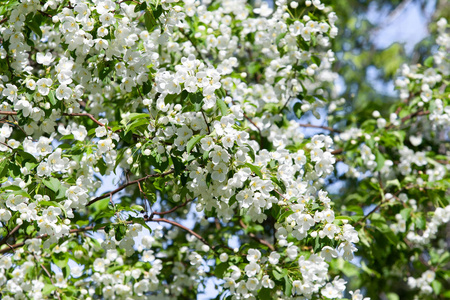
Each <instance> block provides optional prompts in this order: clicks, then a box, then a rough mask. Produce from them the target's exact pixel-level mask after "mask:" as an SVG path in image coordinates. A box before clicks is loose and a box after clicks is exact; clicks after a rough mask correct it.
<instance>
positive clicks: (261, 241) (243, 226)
mask: <svg viewBox="0 0 450 300" xmlns="http://www.w3.org/2000/svg"><path fill="white" fill-rule="evenodd" d="M239 225H241V227H242V228H244V229H247V225H245V224H244V222H243V221H242V219H241V220H239ZM248 236H249V237H251V238H252V239H254V240H255V241H257V242H258V243H260V244H262V245H265V246H267V248H269V249H270V250H272V251H275V247H274V246H273V245H272V244H271V243H269V242H268V241H266V240H264V239H262V238H259V237H257V236H256V235H255V234H254V233H253V232H250V233H249V234H248Z"/></svg>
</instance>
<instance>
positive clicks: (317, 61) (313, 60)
mask: <svg viewBox="0 0 450 300" xmlns="http://www.w3.org/2000/svg"><path fill="white" fill-rule="evenodd" d="M311 60H312V62H313V63H315V64H316V65H317V66H320V63H321V62H322V61H321V60H320V58H318V57H317V56H314V55H313V56H311Z"/></svg>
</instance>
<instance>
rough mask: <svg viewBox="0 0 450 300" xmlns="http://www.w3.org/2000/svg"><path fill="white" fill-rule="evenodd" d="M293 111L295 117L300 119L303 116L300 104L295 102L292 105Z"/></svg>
mask: <svg viewBox="0 0 450 300" xmlns="http://www.w3.org/2000/svg"><path fill="white" fill-rule="evenodd" d="M293 110H294V114H295V116H296V117H297V118H299V119H300V118H301V116H302V114H303V111H302V104H301V103H300V102H296V103H295V104H294V107H293Z"/></svg>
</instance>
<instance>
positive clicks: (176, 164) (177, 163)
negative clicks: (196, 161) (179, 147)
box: [172, 156, 185, 176]
mask: <svg viewBox="0 0 450 300" xmlns="http://www.w3.org/2000/svg"><path fill="white" fill-rule="evenodd" d="M172 162H173V168H174V171H175V176H177V175H179V174H181V172H183V171H184V169H185V166H184V164H183V161H182V160H181V159H180V158H178V157H176V156H172Z"/></svg>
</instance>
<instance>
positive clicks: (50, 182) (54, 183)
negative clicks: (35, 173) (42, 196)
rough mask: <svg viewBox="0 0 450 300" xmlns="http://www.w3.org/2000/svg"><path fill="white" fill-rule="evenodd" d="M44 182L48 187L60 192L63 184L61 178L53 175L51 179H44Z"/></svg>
mask: <svg viewBox="0 0 450 300" xmlns="http://www.w3.org/2000/svg"><path fill="white" fill-rule="evenodd" d="M42 183H43V184H44V185H45V186H46V187H48V188H49V189H51V190H52V191H54V192H55V193H57V192H58V190H59V188H60V186H61V181H59V179H57V178H54V177H51V178H49V179H44V180H42Z"/></svg>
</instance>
